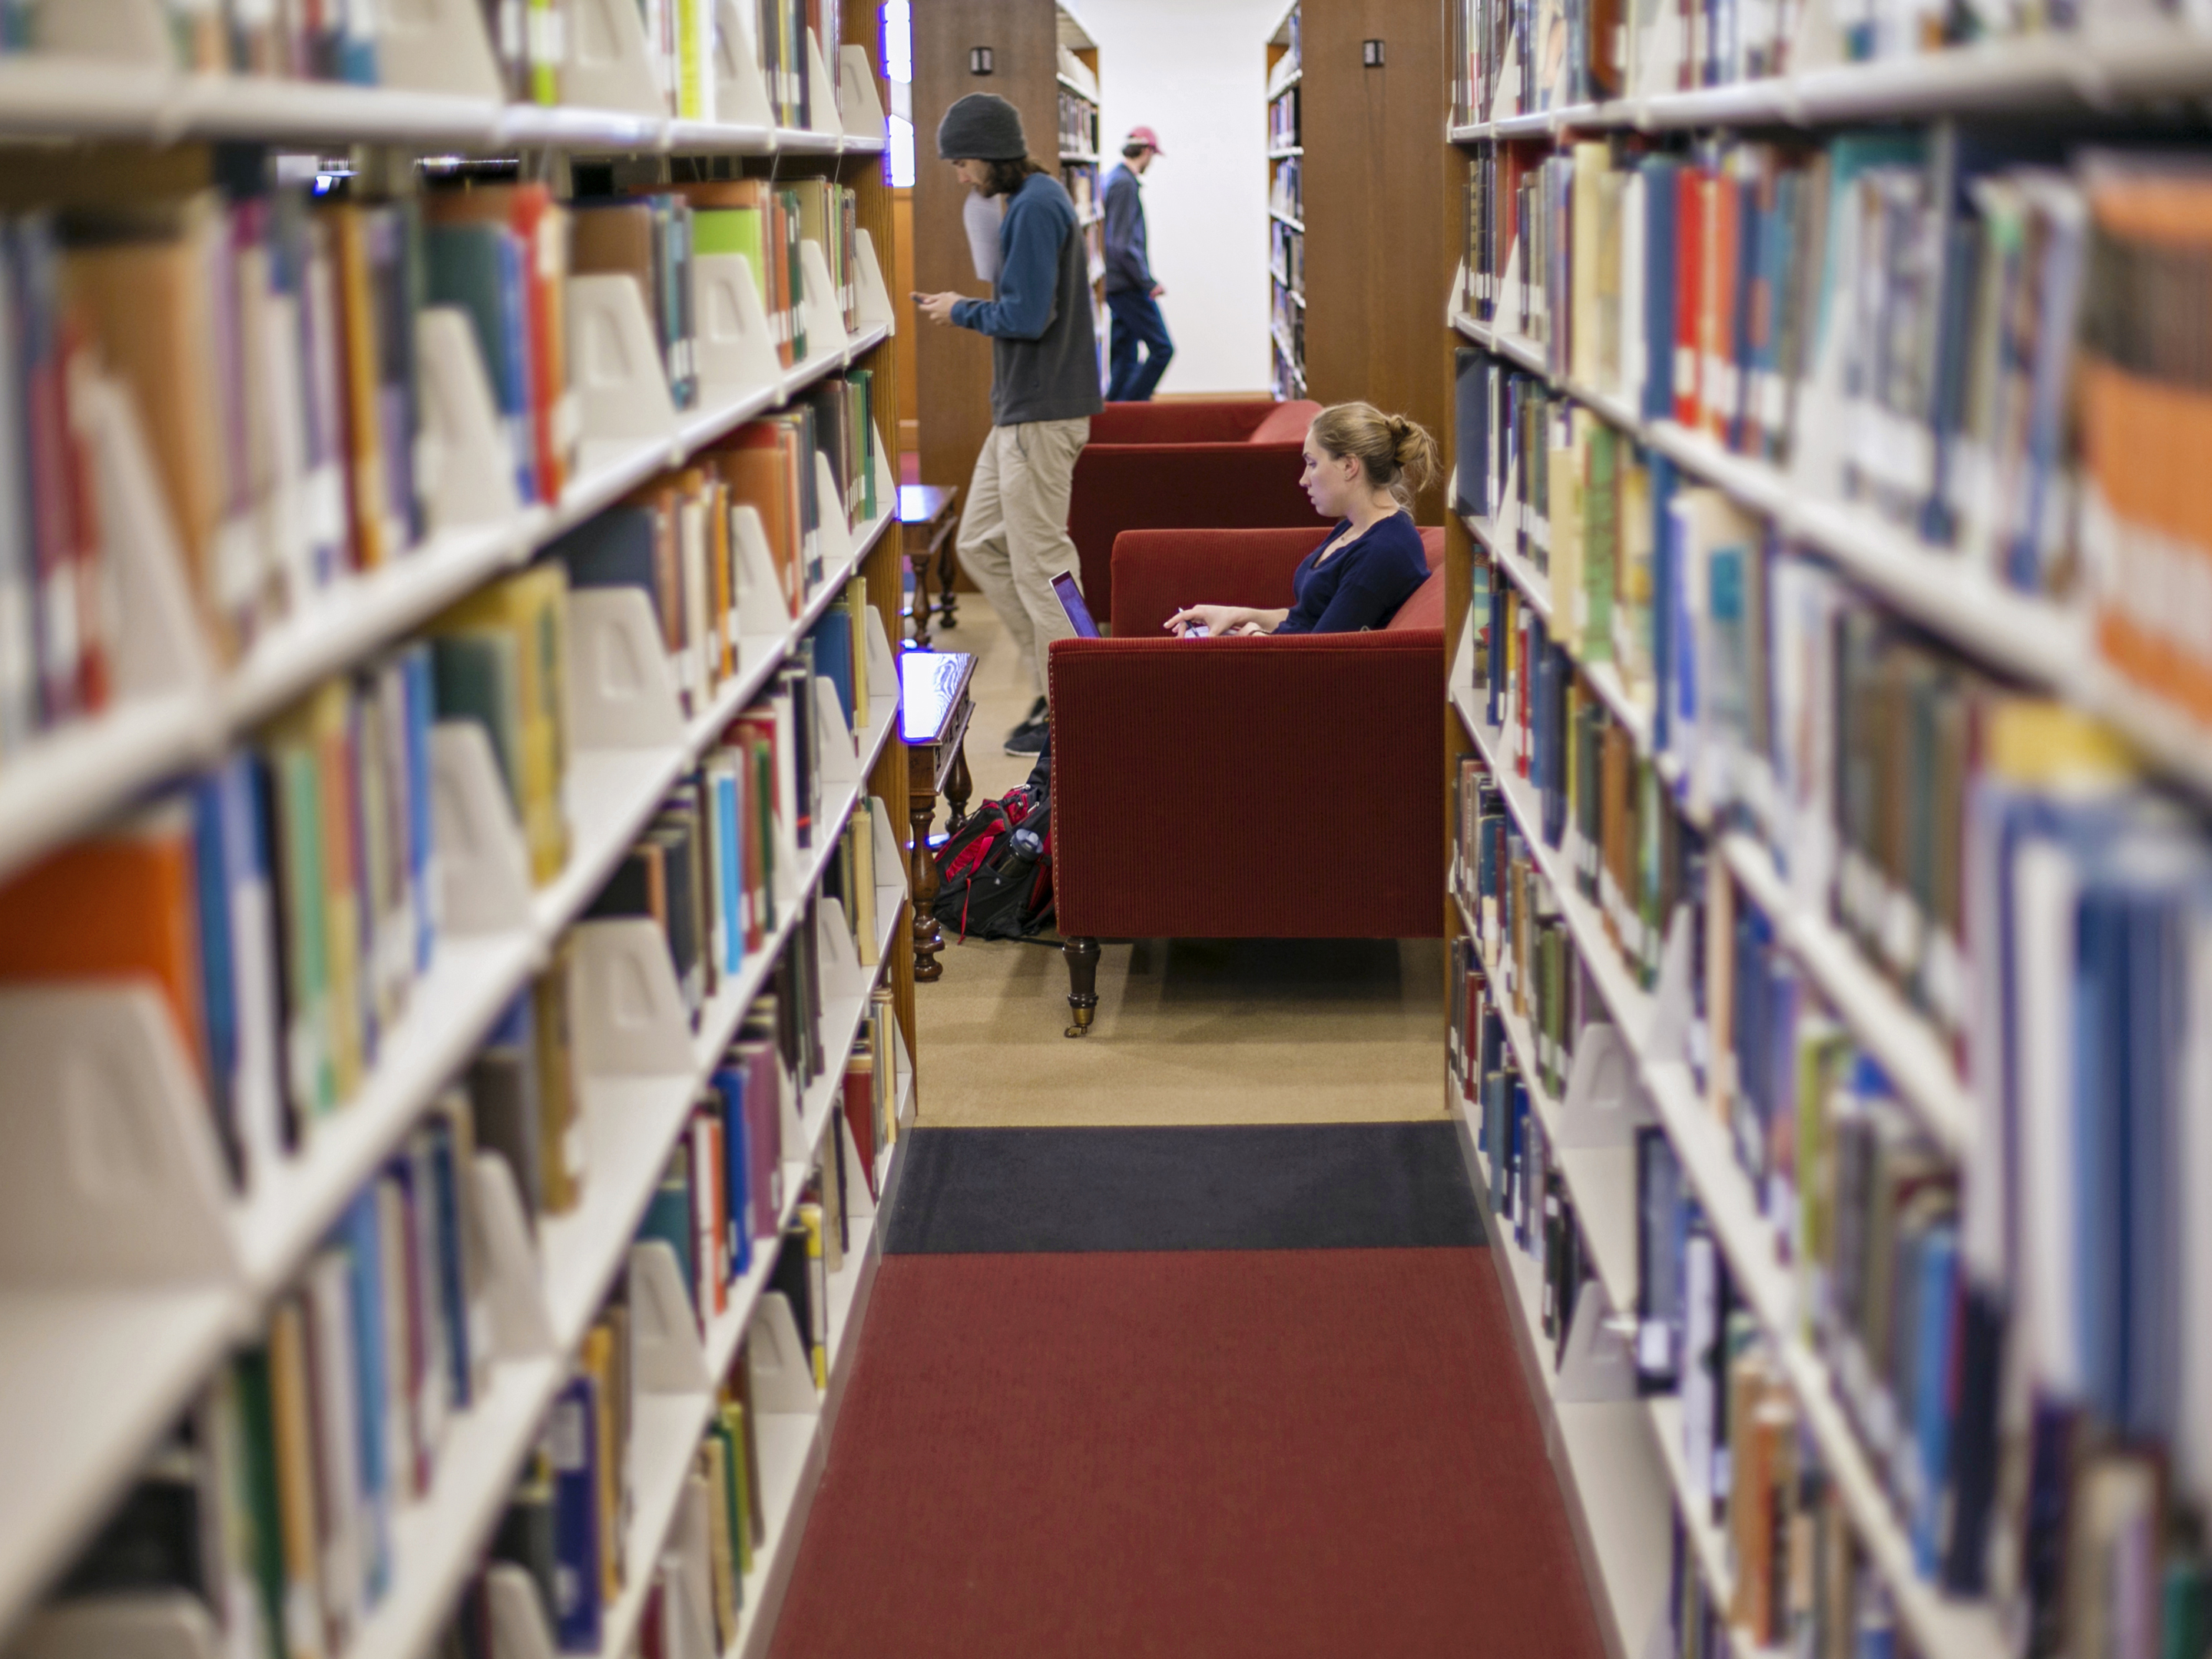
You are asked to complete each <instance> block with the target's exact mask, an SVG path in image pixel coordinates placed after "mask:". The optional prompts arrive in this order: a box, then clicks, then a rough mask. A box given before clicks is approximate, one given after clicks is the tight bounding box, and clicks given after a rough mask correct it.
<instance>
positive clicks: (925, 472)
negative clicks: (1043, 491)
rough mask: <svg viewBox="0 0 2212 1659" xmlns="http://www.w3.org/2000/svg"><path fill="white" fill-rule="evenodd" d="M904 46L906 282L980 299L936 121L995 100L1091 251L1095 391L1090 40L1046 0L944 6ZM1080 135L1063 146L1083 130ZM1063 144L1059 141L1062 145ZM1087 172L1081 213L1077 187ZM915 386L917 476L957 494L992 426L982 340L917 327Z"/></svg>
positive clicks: (1099, 270) (1098, 223)
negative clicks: (908, 76)
mask: <svg viewBox="0 0 2212 1659" xmlns="http://www.w3.org/2000/svg"><path fill="white" fill-rule="evenodd" d="M932 18H933V21H932V23H931V26H930V27H928V28H927V29H917V30H916V31H915V43H914V109H915V149H916V153H917V155H919V156H920V158H921V159H920V161H918V162H917V164H916V167H915V190H914V225H915V234H914V261H915V266H914V270H915V285H916V287H917V288H918V289H920V290H921V292H923V293H925V294H937V293H943V292H946V291H948V290H956V291H957V292H959V293H962V294H969V295H985V296H987V295H988V294H989V285H988V284H987V283H979V282H978V281H977V280H976V276H975V262H974V260H973V259H972V258H971V257H970V255H969V248H968V234H967V230H966V228H965V227H964V225H963V222H962V219H961V211H962V210H963V207H964V206H965V205H966V202H967V190H966V187H965V186H964V185H962V184H961V183H960V182H959V180H958V179H956V178H954V177H953V174H952V169H951V167H947V166H945V164H944V163H943V162H941V161H938V160H937V149H936V143H937V123H938V122H939V120H940V119H942V118H943V117H944V114H945V111H946V110H947V109H949V108H951V106H952V105H953V104H954V103H955V102H957V100H960V99H962V98H964V97H966V96H967V95H968V94H969V93H971V92H988V93H995V94H998V95H999V96H1000V97H1001V98H1003V99H1005V100H1006V101H1007V102H1008V103H1010V104H1012V106H1014V107H1015V108H1016V109H1018V110H1019V111H1020V112H1021V116H1022V131H1023V133H1024V135H1025V136H1026V137H1028V139H1029V144H1030V155H1031V157H1032V159H1033V160H1035V161H1036V162H1037V164H1038V165H1039V166H1041V167H1048V166H1054V164H1055V163H1056V164H1057V169H1058V176H1059V178H1060V182H1061V183H1062V184H1063V185H1066V187H1067V190H1068V193H1069V194H1070V195H1071V196H1073V197H1075V198H1076V204H1077V210H1078V212H1079V214H1080V215H1082V217H1083V220H1084V223H1083V234H1084V238H1085V241H1086V243H1087V244H1088V245H1089V246H1090V249H1091V297H1092V303H1093V307H1094V317H1095V318H1096V319H1097V320H1098V328H1099V335H1098V339H1099V347H1098V349H1099V362H1100V384H1101V385H1102V386H1103V384H1104V380H1105V371H1104V363H1105V351H1106V335H1105V330H1104V325H1103V318H1104V316H1105V307H1106V295H1105V222H1104V218H1103V213H1104V210H1105V205H1106V203H1105V197H1104V195H1103V185H1104V183H1105V179H1104V169H1105V168H1106V167H1108V166H1110V165H1111V162H1112V160H1113V158H1112V157H1111V156H1110V155H1103V154H1102V152H1101V150H1100V149H1099V143H1100V139H1099V137H1098V131H1097V121H1098V110H1097V104H1098V77H1099V74H1100V67H1099V61H1098V48H1097V42H1096V40H1094V39H1093V37H1092V36H1091V33H1089V31H1087V30H1086V29H1085V27H1084V26H1083V22H1082V20H1081V18H1080V16H1079V15H1078V14H1077V12H1076V11H1075V10H1074V9H1073V8H1072V7H1070V6H1066V5H1062V4H1055V3H1054V0H944V3H941V4H939V5H937V7H936V8H935V9H934V10H933V13H932ZM977 46H987V47H989V48H990V50H991V52H992V59H991V63H992V67H991V71H990V73H989V74H987V75H976V74H974V73H972V72H971V71H970V69H969V62H970V60H969V52H970V49H971V48H974V47H977ZM1086 124H1087V131H1088V133H1089V137H1088V138H1087V140H1085V141H1084V142H1081V143H1076V142H1073V141H1074V140H1075V139H1076V138H1077V137H1078V135H1079V132H1080V131H1084V130H1085V127H1086ZM1064 141H1066V142H1064ZM1085 175H1087V176H1088V192H1089V197H1090V207H1089V210H1088V211H1085V202H1084V196H1083V195H1082V194H1081V193H1079V185H1080V184H1082V183H1083V181H1084V179H1085ZM915 350H916V353H917V360H916V366H915V367H916V380H917V384H918V385H919V386H920V387H921V395H922V399H923V401H924V403H926V404H927V406H928V409H929V411H930V413H929V418H928V419H927V421H925V422H922V426H921V481H922V482H923V483H930V484H939V485H942V486H944V487H945V488H948V489H953V488H957V489H965V488H966V487H967V484H968V480H969V476H970V475H971V474H972V473H973V472H974V471H975V457H976V455H977V454H978V453H980V452H981V449H982V447H983V437H984V435H985V434H986V433H987V432H988V431H989V430H990V428H991V345H990V342H989V341H988V340H987V339H985V338H984V337H982V336H981V335H980V334H977V333H975V332H974V331H972V330H968V329H957V328H925V329H922V330H921V331H919V333H918V334H917V336H916V337H915Z"/></svg>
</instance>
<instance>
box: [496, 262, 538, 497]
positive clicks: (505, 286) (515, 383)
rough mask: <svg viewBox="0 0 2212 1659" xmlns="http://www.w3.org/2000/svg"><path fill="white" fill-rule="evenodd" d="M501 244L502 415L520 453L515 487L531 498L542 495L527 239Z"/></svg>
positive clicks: (511, 442)
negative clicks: (532, 383) (532, 390)
mask: <svg viewBox="0 0 2212 1659" xmlns="http://www.w3.org/2000/svg"><path fill="white" fill-rule="evenodd" d="M498 248H499V256H498V257H499V317H498V319H497V321H498V326H499V331H500V344H501V351H500V355H501V356H502V357H503V358H505V359H506V361H505V362H503V363H502V364H501V368H502V369H503V370H504V373H503V374H501V385H500V388H499V402H500V413H501V414H502V415H504V416H506V417H507V442H508V444H509V445H510V446H511V447H513V451H514V488H515V491H516V493H517V494H518V495H520V496H521V498H522V499H523V500H524V501H536V500H537V499H538V435H537V432H536V429H535V426H534V423H533V422H532V419H531V415H532V405H531V401H530V357H531V351H530V338H529V331H530V301H529V292H528V273H527V272H526V270H525V268H524V265H523V259H524V257H525V256H524V252H523V247H522V243H521V241H520V240H519V239H518V238H516V237H513V236H501V238H500V239H499V242H498Z"/></svg>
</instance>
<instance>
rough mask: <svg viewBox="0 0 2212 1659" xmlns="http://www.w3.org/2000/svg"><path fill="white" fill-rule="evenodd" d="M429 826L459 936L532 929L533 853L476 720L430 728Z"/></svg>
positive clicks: (442, 900) (442, 899) (442, 897)
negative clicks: (528, 851) (527, 846)
mask: <svg viewBox="0 0 2212 1659" xmlns="http://www.w3.org/2000/svg"><path fill="white" fill-rule="evenodd" d="M430 824H431V836H432V838H433V840H434V841H435V843H436V846H437V848H438V902H439V905H440V906H441V914H442V915H444V917H445V919H446V928H447V932H449V933H505V932H507V931H509V930H510V929H513V928H520V927H529V926H530V920H531V918H530V856H529V854H528V853H527V851H526V849H525V848H524V846H523V841H522V826H521V824H520V822H518V820H517V818H516V817H515V810H514V803H513V801H512V800H511V799H509V798H508V796H507V785H506V783H505V781H503V780H502V779H501V776H500V772H499V763H498V761H497V760H496V759H495V757H493V755H492V750H491V737H490V734H489V732H486V731H485V730H484V728H483V726H481V725H480V724H478V723H477V721H475V720H440V721H439V722H438V723H437V724H436V725H435V726H432V727H431V728H430Z"/></svg>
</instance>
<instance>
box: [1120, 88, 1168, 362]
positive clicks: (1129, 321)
mask: <svg viewBox="0 0 2212 1659" xmlns="http://www.w3.org/2000/svg"><path fill="white" fill-rule="evenodd" d="M1159 153H1160V139H1159V135H1158V133H1156V132H1154V131H1152V129H1151V128H1150V127H1131V128H1130V129H1129V136H1128V137H1127V139H1125V140H1124V141H1123V142H1122V144H1121V166H1119V167H1115V169H1114V170H1113V172H1111V173H1108V174H1107V175H1106V308H1107V309H1108V310H1109V311H1110V312H1112V313H1114V331H1113V336H1112V343H1111V347H1110V361H1111V363H1112V369H1111V372H1110V374H1109V376H1108V380H1107V386H1106V398H1107V400H1108V401H1109V403H1139V404H1140V403H1146V402H1148V401H1149V400H1150V399H1151V398H1152V388H1153V387H1154V386H1158V384H1159V383H1160V376H1161V375H1163V374H1166V373H1167V372H1168V359H1169V358H1170V357H1172V356H1175V342H1174V341H1173V340H1170V338H1168V325H1167V322H1166V319H1164V318H1163V317H1162V316H1161V315H1160V307H1159V299H1158V296H1159V295H1162V294H1164V293H1165V292H1166V291H1167V290H1166V289H1163V288H1162V287H1161V286H1160V285H1159V284H1158V283H1156V282H1154V281H1153V280H1152V262H1151V261H1150V260H1149V259H1148V258H1146V255H1145V203H1144V198H1143V197H1141V196H1140V195H1139V193H1138V184H1137V181H1138V179H1139V178H1141V177H1142V176H1143V174H1144V171H1145V169H1146V167H1150V166H1152V157H1154V156H1155V155H1158V154H1159ZM1139 346H1141V347H1142V348H1143V349H1144V356H1142V358H1141V359H1140V358H1139V356H1138V348H1139Z"/></svg>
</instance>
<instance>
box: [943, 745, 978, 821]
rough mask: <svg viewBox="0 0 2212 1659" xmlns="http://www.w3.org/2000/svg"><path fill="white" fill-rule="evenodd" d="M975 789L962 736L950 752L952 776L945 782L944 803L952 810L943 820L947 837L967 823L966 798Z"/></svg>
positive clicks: (966, 746)
mask: <svg viewBox="0 0 2212 1659" xmlns="http://www.w3.org/2000/svg"><path fill="white" fill-rule="evenodd" d="M974 789H975V780H974V779H972V778H970V777H969V775H968V739H967V738H965V737H964V736H963V738H961V739H960V746H959V747H958V748H957V749H956V750H953V751H952V775H951V777H949V778H947V779H945V803H946V805H949V806H951V809H952V816H951V817H950V818H948V819H946V820H945V833H946V834H947V835H952V836H957V835H958V834H959V833H960V826H961V825H962V824H963V823H967V822H968V797H969V793H971V792H972V791H973V790H974Z"/></svg>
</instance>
